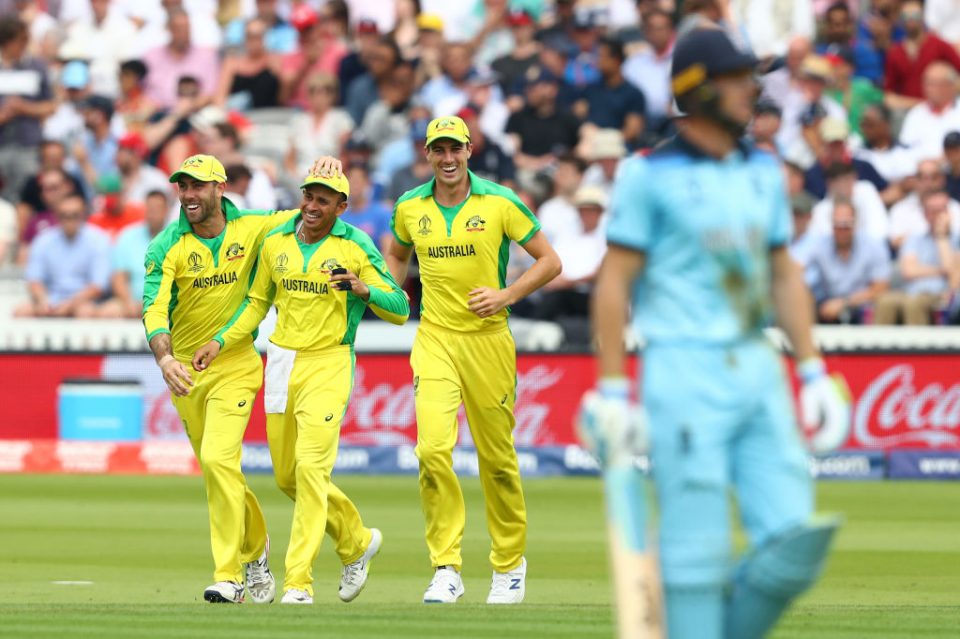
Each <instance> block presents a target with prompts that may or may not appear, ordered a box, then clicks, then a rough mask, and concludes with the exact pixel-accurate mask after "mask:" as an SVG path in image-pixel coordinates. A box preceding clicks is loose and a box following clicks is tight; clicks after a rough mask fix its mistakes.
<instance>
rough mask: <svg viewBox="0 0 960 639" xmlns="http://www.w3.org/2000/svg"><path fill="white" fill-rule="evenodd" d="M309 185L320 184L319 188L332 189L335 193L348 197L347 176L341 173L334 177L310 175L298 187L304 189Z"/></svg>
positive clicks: (348, 184) (348, 183)
mask: <svg viewBox="0 0 960 639" xmlns="http://www.w3.org/2000/svg"><path fill="white" fill-rule="evenodd" d="M311 184H320V185H321V186H325V187H327V188H329V189H333V190H334V191H336V192H337V193H343V194H344V195H345V196H346V197H350V182H349V181H347V176H345V175H343V174H342V173H338V174H336V175H320V174H318V173H311V174H310V175H308V176H307V179H306V180H304V181H303V184H301V185H300V188H301V189H305V188H307V187H308V186H310V185H311Z"/></svg>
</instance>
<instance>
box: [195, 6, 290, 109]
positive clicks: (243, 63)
mask: <svg viewBox="0 0 960 639" xmlns="http://www.w3.org/2000/svg"><path fill="white" fill-rule="evenodd" d="M262 2H263V0H260V2H258V7H259V5H260V4H261V3H262ZM273 4H276V2H275V0H274V1H273ZM284 24H285V23H284ZM286 26H287V27H288V28H289V29H290V30H292V27H290V26H289V25H286ZM267 30H268V27H267V23H266V22H264V21H263V20H262V19H260V18H254V19H253V20H249V21H247V23H246V25H245V26H244V36H243V48H242V49H241V50H240V51H239V52H237V53H234V54H232V55H227V56H226V58H224V60H223V67H222V68H221V71H220V81H219V85H218V86H217V91H216V94H215V95H214V99H213V102H214V104H218V105H220V106H222V107H226V108H229V109H235V110H238V111H246V110H248V109H265V108H271V107H275V106H277V105H279V104H280V57H279V54H277V53H275V52H273V51H271V50H270V49H269V48H268V47H267V46H266V43H265V41H266V37H267Z"/></svg>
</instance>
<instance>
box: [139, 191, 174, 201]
mask: <svg viewBox="0 0 960 639" xmlns="http://www.w3.org/2000/svg"><path fill="white" fill-rule="evenodd" d="M152 197H162V198H163V201H164V202H169V201H170V194H169V193H167V192H166V191H161V190H160V189H153V190H152V191H148V192H147V195H146V196H145V197H144V198H143V199H144V200H145V201H146V200H149V199H150V198H152Z"/></svg>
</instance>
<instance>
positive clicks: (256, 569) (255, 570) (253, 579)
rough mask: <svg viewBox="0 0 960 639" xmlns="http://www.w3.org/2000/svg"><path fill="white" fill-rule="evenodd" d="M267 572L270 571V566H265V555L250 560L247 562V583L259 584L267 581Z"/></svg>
mask: <svg viewBox="0 0 960 639" xmlns="http://www.w3.org/2000/svg"><path fill="white" fill-rule="evenodd" d="M268 572H270V568H269V567H268V566H267V560H266V558H265V557H260V558H259V559H257V560H255V561H251V562H250V563H248V564H247V585H252V584H261V583H264V582H266V581H268V580H267V573H268Z"/></svg>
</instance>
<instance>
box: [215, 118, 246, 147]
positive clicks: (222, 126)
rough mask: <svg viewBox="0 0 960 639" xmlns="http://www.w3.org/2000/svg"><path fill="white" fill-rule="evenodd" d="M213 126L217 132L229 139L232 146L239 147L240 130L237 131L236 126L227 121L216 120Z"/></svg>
mask: <svg viewBox="0 0 960 639" xmlns="http://www.w3.org/2000/svg"><path fill="white" fill-rule="evenodd" d="M213 128H214V129H216V130H217V133H219V134H220V135H222V136H223V137H225V138H227V139H228V140H230V142H232V143H233V146H234V147H236V148H239V147H240V132H239V131H237V127H235V126H233V125H232V124H230V123H229V122H217V123H216V124H214V125H213Z"/></svg>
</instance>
